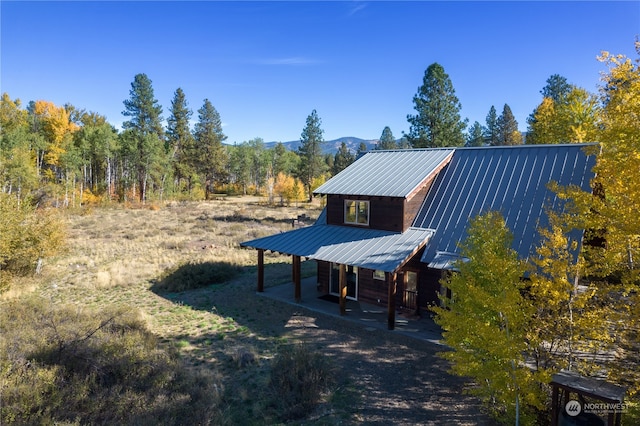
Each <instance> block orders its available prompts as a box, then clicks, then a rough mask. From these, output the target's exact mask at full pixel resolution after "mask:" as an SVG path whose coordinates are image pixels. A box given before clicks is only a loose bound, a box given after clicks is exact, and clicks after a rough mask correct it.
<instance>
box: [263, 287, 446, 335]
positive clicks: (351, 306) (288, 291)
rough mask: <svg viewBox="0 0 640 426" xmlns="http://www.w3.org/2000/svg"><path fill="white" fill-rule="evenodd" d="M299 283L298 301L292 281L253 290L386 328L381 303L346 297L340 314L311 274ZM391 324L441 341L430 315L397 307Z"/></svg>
mask: <svg viewBox="0 0 640 426" xmlns="http://www.w3.org/2000/svg"><path fill="white" fill-rule="evenodd" d="M300 286H301V295H302V297H301V299H300V300H299V301H296V300H295V299H294V297H293V291H294V290H293V289H294V284H293V282H289V283H285V284H280V285H277V286H274V287H269V288H268V289H267V290H266V291H264V292H262V293H257V294H258V295H260V296H262V297H265V298H268V299H273V300H277V301H279V302H283V303H288V304H291V305H295V306H299V307H301V308H303V309H306V310H308V311H312V312H317V313H321V314H323V315H329V316H333V317H339V318H341V319H343V320H345V321H350V322H352V323H356V324H359V325H361V326H362V327H364V328H365V330H367V331H371V332H375V331H378V330H387V329H388V314H387V310H386V309H385V307H384V306H377V305H371V304H367V303H363V302H359V301H354V300H348V299H347V300H346V301H345V312H344V315H341V313H340V309H339V303H336V302H331V301H328V300H327V298H326V297H325V295H324V293H322V292H320V291H318V289H317V285H316V279H315V277H308V278H304V279H302V280H301V285H300ZM394 324H395V327H394V333H398V334H403V335H406V336H409V337H412V338H415V339H420V340H424V341H428V342H431V343H434V344H438V345H440V344H441V342H440V341H441V339H442V330H441V329H440V327H439V326H438V325H437V324H436V323H435V322H434V321H433V320H432V319H431V318H430V317H427V316H423V317H417V316H414V315H411V313H410V312H404V311H402V310H398V311H396V313H395V315H394Z"/></svg>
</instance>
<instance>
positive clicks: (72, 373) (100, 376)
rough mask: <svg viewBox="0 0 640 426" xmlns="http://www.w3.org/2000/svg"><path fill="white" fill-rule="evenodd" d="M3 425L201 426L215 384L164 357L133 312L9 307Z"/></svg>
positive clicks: (0, 371) (209, 414)
mask: <svg viewBox="0 0 640 426" xmlns="http://www.w3.org/2000/svg"><path fill="white" fill-rule="evenodd" d="M0 336H1V338H0V394H2V410H0V411H1V415H0V423H2V424H10V423H19V424H24V423H29V424H56V423H79V424H141V425H144V424H183V423H185V422H186V423H191V424H206V423H216V421H219V420H220V418H221V414H220V412H219V410H220V408H219V407H220V400H221V393H222V387H221V386H220V384H219V383H220V380H219V379H218V378H217V377H216V376H215V374H214V373H212V372H209V371H198V372H194V371H192V370H189V369H187V368H186V367H185V366H184V365H183V364H181V362H180V360H179V358H178V356H177V354H175V353H172V352H168V351H166V350H163V349H162V348H161V347H160V346H159V344H158V342H157V340H156V337H155V336H154V335H153V334H151V333H150V332H149V331H148V330H147V329H146V327H145V324H144V322H143V321H142V320H141V319H140V318H139V316H138V315H137V314H136V313H135V312H132V311H127V310H123V309H118V310H105V311H101V312H93V311H86V310H84V309H81V308H79V307H76V306H73V305H66V306H62V307H53V306H51V305H50V302H46V301H43V300H40V299H35V298H34V299H29V300H27V301H25V302H18V301H12V302H10V303H7V304H6V305H4V306H3V307H2V310H1V311H0Z"/></svg>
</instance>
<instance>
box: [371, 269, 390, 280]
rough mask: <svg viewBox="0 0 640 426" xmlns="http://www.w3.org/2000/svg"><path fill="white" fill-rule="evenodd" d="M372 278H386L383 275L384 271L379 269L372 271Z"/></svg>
mask: <svg viewBox="0 0 640 426" xmlns="http://www.w3.org/2000/svg"><path fill="white" fill-rule="evenodd" d="M373 279H374V280H382V281H384V280H386V279H387V278H386V277H385V274H384V271H379V270H375V271H373Z"/></svg>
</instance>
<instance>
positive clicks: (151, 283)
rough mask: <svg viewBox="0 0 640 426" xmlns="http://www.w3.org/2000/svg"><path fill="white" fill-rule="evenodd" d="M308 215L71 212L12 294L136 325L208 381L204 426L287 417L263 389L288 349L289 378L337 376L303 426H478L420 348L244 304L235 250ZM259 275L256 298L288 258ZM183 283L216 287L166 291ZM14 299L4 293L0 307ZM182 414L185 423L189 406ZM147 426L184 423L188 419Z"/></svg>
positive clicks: (233, 210)
mask: <svg viewBox="0 0 640 426" xmlns="http://www.w3.org/2000/svg"><path fill="white" fill-rule="evenodd" d="M320 210H321V206H320V205H319V204H314V205H309V204H304V205H302V206H300V207H269V206H266V205H264V204H263V203H262V202H261V200H260V199H257V198H253V199H251V198H234V197H228V198H225V199H222V200H216V201H210V202H184V203H181V202H173V203H168V204H166V205H162V206H155V207H153V206H152V207H145V208H130V209H124V208H120V207H113V208H100V209H99V208H95V209H92V210H91V209H89V210H84V211H82V212H76V213H73V214H69V215H68V216H67V217H66V222H67V227H68V234H69V238H68V247H67V249H66V250H65V252H64V254H63V255H61V256H59V257H58V258H55V259H50V260H48V261H47V263H46V264H45V268H44V270H43V274H42V275H41V276H40V277H39V278H38V280H37V283H36V284H34V285H32V286H30V287H29V288H28V289H27V290H24V292H23V293H29V294H31V295H33V294H35V295H38V296H39V297H41V298H42V299H43V300H45V301H47V302H46V303H49V304H51V305H53V306H55V305H67V306H68V305H71V306H75V307H76V309H77V310H78V311H84V312H87V313H88V314H89V315H93V313H94V312H101V311H105V310H110V309H121V310H126V311H130V312H134V313H135V317H136V318H137V319H138V320H140V321H142V322H143V323H144V324H145V326H146V329H148V330H149V331H150V332H151V333H152V334H153V335H154V336H156V337H157V340H158V342H159V343H158V344H159V345H160V347H162V348H166V349H167V350H169V351H172V353H177V354H178V357H179V359H180V360H181V362H182V363H183V364H184V365H186V366H187V368H189V369H192V370H194V371H202V372H206V376H204V377H206V378H207V386H208V387H207V392H216V393H219V395H217V398H214V399H212V401H213V400H215V401H216V403H217V404H218V406H217V407H216V413H215V414H212V415H211V416H210V417H209V418H208V419H207V421H208V422H211V423H214V424H230V425H235V424H265V423H266V424H278V423H281V422H284V421H287V419H288V418H295V417H296V415H297V413H295V410H293V411H292V412H291V413H290V415H285V416H283V413H282V411H283V405H281V404H285V402H286V401H281V399H282V397H280V396H279V395H277V394H274V391H277V389H274V388H273V385H272V383H271V382H273V377H272V373H273V369H274V368H276V367H274V366H276V365H278V363H277V362H278V355H279V354H281V353H282V352H283V351H287V350H291V349H293V350H295V348H298V346H297V345H298V344H299V343H301V344H303V345H304V346H302V347H300V348H302V349H303V352H304V351H307V352H308V353H307V352H305V353H303V354H302V356H303V357H305V359H304V360H303V361H305V362H309V361H310V362H311V364H305V366H303V367H301V368H303V369H307V370H308V369H310V368H315V367H314V366H315V364H314V363H316V362H317V363H321V362H324V361H323V360H328V361H329V366H330V367H329V368H330V369H331V370H332V371H334V373H336V372H337V374H335V378H336V379H335V382H334V383H331V385H332V387H331V389H332V391H331V392H329V393H327V394H325V395H321V398H320V401H319V404H318V401H316V402H315V407H316V408H315V409H313V410H310V413H309V412H307V413H306V414H305V415H304V417H303V419H304V420H302V421H301V420H298V422H300V423H301V424H302V423H304V424H361V423H367V424H390V423H395V424H444V423H447V424H479V423H480V424H488V423H486V418H485V417H484V416H482V415H480V414H479V411H480V408H479V407H480V405H479V403H478V402H477V401H476V400H474V399H473V398H469V397H466V396H462V395H461V391H462V389H463V387H464V383H463V382H462V381H461V380H460V379H457V378H454V377H452V376H449V375H448V374H447V373H446V370H447V366H446V364H445V363H444V362H443V361H442V360H441V359H439V358H438V357H437V356H435V354H434V352H435V351H434V350H433V348H432V347H429V346H428V345H426V344H423V343H418V342H407V341H406V340H407V338H403V337H401V336H397V335H394V334H393V333H385V334H375V335H374V334H372V333H371V332H366V331H363V330H362V329H361V327H355V326H353V325H349V324H346V323H345V322H344V321H341V320H337V319H335V318H324V317H322V315H319V314H313V315H315V316H314V318H311V319H309V320H308V322H305V321H294V319H299V318H300V317H301V316H302V317H304V316H305V315H311V314H309V313H305V312H303V311H301V310H300V308H297V307H295V306H291V305H285V304H282V303H281V302H277V301H274V300H271V299H268V298H264V297H258V296H256V294H255V279H256V274H255V271H256V266H255V264H256V252H255V251H254V250H247V249H242V248H240V247H239V242H241V241H245V240H249V239H253V238H258V237H261V236H266V235H270V234H273V233H276V232H280V231H286V230H289V229H291V227H292V225H291V219H292V218H295V217H297V216H298V215H300V214H302V213H305V214H306V215H308V216H310V217H312V218H315V217H317V215H318V214H319V212H320ZM265 264H266V271H267V282H266V283H265V285H266V286H267V287H269V286H274V285H278V284H282V283H286V282H289V281H290V280H291V260H290V257H288V256H281V255H277V254H273V253H266V254H265ZM218 272H219V276H218V275H216V273H218ZM314 273H315V264H313V263H310V262H303V276H311V275H313V274H314ZM190 280H191V281H194V282H195V283H196V284H198V282H200V284H201V282H202V281H203V280H205V281H206V280H209V281H211V282H215V281H216V280H219V281H224V282H221V283H218V284H216V283H213V284H208V285H206V286H204V287H201V288H197V289H192V290H178V291H168V290H167V285H170V286H173V287H174V290H175V285H176V283H177V284H178V285H179V284H180V283H182V282H186V281H190ZM21 297H25V294H22V295H20V294H16V292H12V293H11V294H8V295H5V296H4V299H5V300H4V302H3V303H9V302H8V300H10V299H11V300H18V299H20V298H21ZM300 324H302V325H300ZM305 324H312V325H313V326H312V327H308V326H307V325H305ZM0 325H1V324H0ZM370 336H374V338H372V337H370ZM375 336H378V338H377V339H376V338H375ZM409 340H411V339H409ZM298 355H299V354H293V356H292V358H291V359H293V360H296V359H298V358H296V357H297V356H298ZM316 355H317V357H320V358H317V357H316ZM292 362H293V361H292ZM309 365H311V367H310V366H309ZM278 368H279V367H278ZM270 378H271V381H270ZM285 379H287V378H285ZM296 380H297V379H293V381H294V382H295V381H296ZM194 386H197V384H194ZM282 386H285V385H282ZM183 405H184V407H185V409H186V410H187V411H188V407H189V402H188V401H185V402H184V403H183ZM288 408H292V407H291V406H289V407H288ZM293 408H296V407H293ZM298 408H299V407H298ZM89 409H90V408H89ZM296 409H297V408H296ZM298 417H299V416H298ZM158 422H159V423H164V424H193V420H192V419H189V418H182V419H175V418H174V419H164V420H159V421H158ZM72 423H73V422H72ZM129 423H130V424H136V423H139V424H143V423H145V422H144V421H142V420H140V419H137V420H136V419H135V418H133V419H129Z"/></svg>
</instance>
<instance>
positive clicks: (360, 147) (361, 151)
mask: <svg viewBox="0 0 640 426" xmlns="http://www.w3.org/2000/svg"><path fill="white" fill-rule="evenodd" d="M365 152H367V144H366V143H364V142H360V145H358V152H357V153H356V158H360V157H361V156H362V155H363V154H364V153H365Z"/></svg>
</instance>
